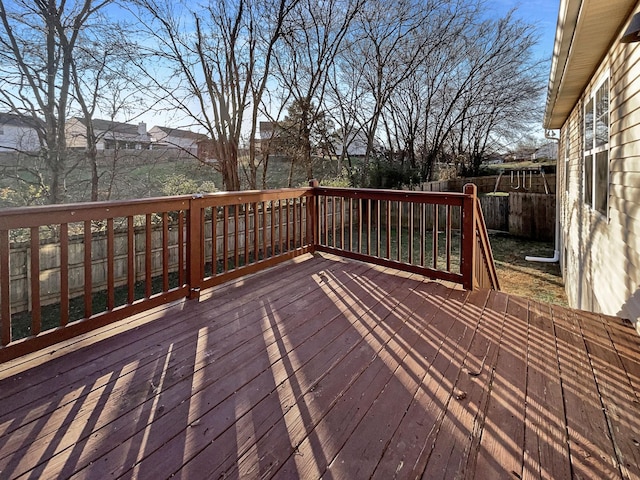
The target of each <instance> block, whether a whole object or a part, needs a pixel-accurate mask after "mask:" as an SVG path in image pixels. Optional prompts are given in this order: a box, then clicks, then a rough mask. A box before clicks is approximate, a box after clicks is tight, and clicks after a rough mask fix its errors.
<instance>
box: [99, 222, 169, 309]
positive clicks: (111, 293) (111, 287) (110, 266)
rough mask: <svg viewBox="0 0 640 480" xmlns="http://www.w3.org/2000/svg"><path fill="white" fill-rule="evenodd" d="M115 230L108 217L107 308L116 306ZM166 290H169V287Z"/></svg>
mask: <svg viewBox="0 0 640 480" xmlns="http://www.w3.org/2000/svg"><path fill="white" fill-rule="evenodd" d="M114 248H115V246H114V232H113V218H108V219H107V310H113V309H114V307H115V306H116V301H115V280H114V277H115V275H114V268H115V266H114V262H115V253H114ZM165 290H169V289H168V288H167V289H165Z"/></svg>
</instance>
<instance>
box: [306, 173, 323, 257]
mask: <svg viewBox="0 0 640 480" xmlns="http://www.w3.org/2000/svg"><path fill="white" fill-rule="evenodd" d="M319 185H320V183H319V182H318V180H316V179H315V178H312V179H311V180H309V186H310V187H311V188H313V189H315V188H317V187H318V186H319ZM317 232H318V195H317V194H316V192H315V190H313V196H312V197H311V198H309V199H308V200H307V238H308V239H309V240H308V242H309V244H310V247H311V252H315V250H316V245H317V244H318V237H317Z"/></svg>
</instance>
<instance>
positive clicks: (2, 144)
mask: <svg viewBox="0 0 640 480" xmlns="http://www.w3.org/2000/svg"><path fill="white" fill-rule="evenodd" d="M39 149H40V143H39V140H38V133H37V132H36V131H35V129H33V128H29V127H25V126H17V125H10V124H5V125H0V152H15V151H18V152H35V151H38V150H39Z"/></svg>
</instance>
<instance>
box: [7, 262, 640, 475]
mask: <svg viewBox="0 0 640 480" xmlns="http://www.w3.org/2000/svg"><path fill="white" fill-rule="evenodd" d="M639 387H640V338H639V337H637V336H636V335H635V333H634V331H633V329H632V328H631V326H629V325H628V324H625V323H624V322H623V321H622V320H620V319H615V318H608V317H603V316H599V315H596V314H586V313H583V312H576V311H573V310H568V309H563V308H559V307H555V306H554V307H550V306H549V305H544V304H539V303H535V302H531V301H527V300H524V299H522V298H518V297H510V296H508V295H506V294H503V293H496V292H494V291H491V292H490V291H487V290H480V291H476V292H473V293H470V292H467V291H464V290H461V289H459V288H455V287H452V286H451V285H447V284H445V283H442V282H435V281H430V280H427V279H425V278H423V277H421V276H419V275H412V274H410V273H404V272H398V271H396V270H392V269H385V268H383V267H376V266H372V265H369V264H365V263H360V262H356V261H349V260H344V259H339V258H337V257H333V256H330V255H316V256H315V257H312V256H305V257H301V258H300V259H297V260H295V261H290V262H287V263H285V264H283V265H281V266H279V267H275V268H273V269H271V270H268V271H264V272H262V273H259V274H256V275H254V276H251V277H248V278H244V279H239V280H235V281H234V282H232V283H228V284H225V285H222V286H220V287H217V288H216V289H215V290H209V291H206V292H203V294H202V295H201V298H200V300H189V301H180V302H176V303H173V304H171V305H167V306H164V307H162V308H157V309H155V310H152V311H149V312H147V313H145V314H143V315H138V316H136V317H132V318H129V319H128V320H126V321H123V322H119V323H116V324H113V325H110V326H109V327H105V328H103V329H101V330H98V331H96V332H92V333H91V334H88V335H85V336H84V337H79V338H76V339H73V340H72V341H69V342H67V343H65V344H64V345H56V346H54V347H51V348H48V349H46V350H42V351H40V352H37V353H36V354H32V355H29V356H28V357H23V358H20V359H17V360H14V361H11V362H8V363H5V364H2V365H0V478H3V479H7V478H67V477H71V478H87V479H100V478H117V477H124V478H154V479H155V478H166V477H169V476H172V475H175V476H177V477H180V478H190V479H192V478H198V479H199V478H243V479H244V478H271V477H273V478H305V479H314V478H320V477H322V478H343V479H362V478H379V479H390V478H426V479H434V478H437V479H439V478H487V479H494V478H552V479H562V478H640V403H639V401H640V394H639V392H640V388H639Z"/></svg>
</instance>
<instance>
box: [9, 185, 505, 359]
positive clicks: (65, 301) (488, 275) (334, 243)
mask: <svg viewBox="0 0 640 480" xmlns="http://www.w3.org/2000/svg"><path fill="white" fill-rule="evenodd" d="M314 250H320V251H325V252H332V253H336V254H338V255H343V256H345V257H350V258H354V259H358V260H365V261H370V262H373V263H378V264H381V265H386V266H392V267H395V268H399V269H403V270H407V271H411V272H416V273H421V274H424V275H427V276H430V277H433V278H439V279H444V280H450V281H452V282H457V283H460V284H462V285H464V287H465V288H467V289H473V288H478V287H480V288H496V289H497V288H499V287H498V280H497V276H496V274H495V266H494V263H493V258H492V256H491V249H490V246H489V241H488V236H487V234H486V229H485V228H484V222H483V220H482V212H481V211H480V210H479V203H478V200H477V198H476V195H475V187H474V186H473V185H471V186H467V187H465V192H464V193H422V192H405V191H388V190H366V189H337V188H324V187H319V186H317V183H312V185H311V187H309V188H299V189H282V190H269V191H245V192H226V193H216V194H207V195H196V196H179V197H166V198H156V199H144V200H132V201H117V202H97V203H84V204H72V205H55V206H44V207H25V208H15V209H5V210H2V211H0V362H3V361H6V360H8V359H10V358H15V357H17V356H20V355H23V354H25V353H28V352H32V351H37V350H39V349H41V348H44V347H46V346H49V345H52V344H54V343H56V342H59V341H61V340H65V339H68V338H72V337H74V336H77V335H80V334H82V333H85V332H88V331H90V330H93V329H95V328H98V327H101V326H104V325H107V324H109V323H111V322H113V321H116V320H119V319H122V318H126V317H128V316H131V315H133V314H135V313H138V312H141V311H144V310H147V309H150V308H153V307H156V306H159V305H162V304H165V303H169V302H171V301H174V300H178V299H181V298H185V297H190V298H194V297H197V296H198V295H199V292H200V290H201V289H203V288H208V287H211V286H214V285H217V284H220V283H223V282H226V281H228V280H230V279H232V278H237V277H239V276H242V275H246V274H249V273H253V272H256V271H259V270H261V269H264V268H267V267H269V266H272V265H275V264H277V263H278V262H281V261H284V260H287V259H290V258H293V257H295V256H298V255H302V254H304V253H308V252H312V251H314Z"/></svg>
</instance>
